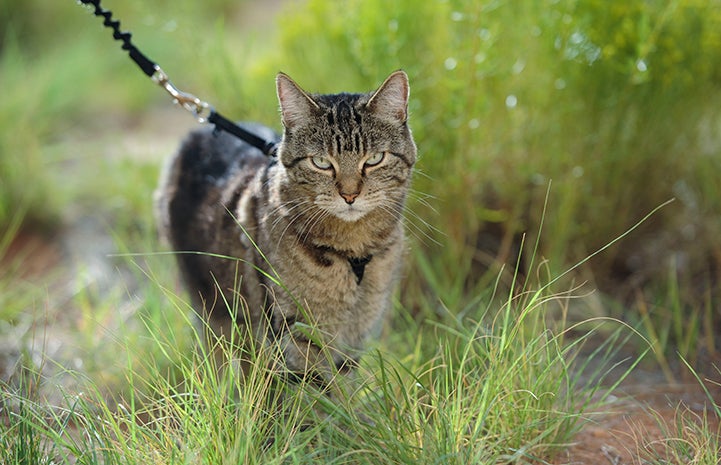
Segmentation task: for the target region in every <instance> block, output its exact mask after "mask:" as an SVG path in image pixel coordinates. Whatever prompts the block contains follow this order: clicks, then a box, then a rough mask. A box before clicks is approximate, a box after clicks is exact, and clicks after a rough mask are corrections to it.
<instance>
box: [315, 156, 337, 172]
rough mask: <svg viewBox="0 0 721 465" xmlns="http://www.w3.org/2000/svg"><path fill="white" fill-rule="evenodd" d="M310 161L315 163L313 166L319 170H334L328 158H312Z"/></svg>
mask: <svg viewBox="0 0 721 465" xmlns="http://www.w3.org/2000/svg"><path fill="white" fill-rule="evenodd" d="M310 161H311V163H313V166H315V167H316V168H318V169H319V170H329V169H331V168H333V163H331V162H330V160H329V159H327V158H326V157H312V158H311V159H310Z"/></svg>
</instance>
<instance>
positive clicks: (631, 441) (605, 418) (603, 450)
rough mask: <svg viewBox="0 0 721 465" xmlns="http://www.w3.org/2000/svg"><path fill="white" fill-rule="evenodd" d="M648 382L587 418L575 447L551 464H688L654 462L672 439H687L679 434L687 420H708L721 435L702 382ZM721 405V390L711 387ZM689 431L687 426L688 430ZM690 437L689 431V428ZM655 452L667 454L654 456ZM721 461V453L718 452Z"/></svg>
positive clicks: (709, 424)
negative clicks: (683, 421)
mask: <svg viewBox="0 0 721 465" xmlns="http://www.w3.org/2000/svg"><path fill="white" fill-rule="evenodd" d="M648 381H649V382H647V383H640V384H633V385H629V386H627V387H624V388H622V389H620V390H619V392H624V393H625V396H624V397H612V398H611V399H610V402H609V403H608V404H607V405H606V406H605V408H602V409H599V410H597V411H596V412H590V413H588V414H587V417H588V418H589V423H588V424H587V425H586V426H585V427H584V428H583V429H582V430H581V431H580V432H579V433H578V434H577V435H576V437H575V438H574V440H573V443H572V444H571V445H570V446H569V448H568V449H567V450H565V451H563V452H561V453H560V454H559V455H558V456H557V457H556V458H555V459H554V460H553V461H552V462H551V463H552V464H554V465H561V464H564V465H571V464H573V465H580V464H589V465H596V464H598V465H601V464H608V465H631V464H639V465H641V464H651V463H669V464H670V463H674V464H675V463H679V464H680V463H687V462H677V461H676V460H671V461H668V462H654V461H652V458H654V457H656V459H658V458H659V457H664V455H663V448H664V446H665V445H666V444H669V442H668V439H676V438H680V437H682V436H683V434H684V432H683V431H679V427H678V425H679V424H680V423H679V422H680V420H681V417H682V416H683V418H684V419H685V420H686V421H687V422H688V423H686V425H688V424H690V423H691V422H693V423H696V424H699V425H700V424H701V419H702V418H704V416H705V417H706V418H707V419H708V426H707V428H708V430H710V431H715V432H717V433H718V432H720V431H721V430H720V429H719V419H718V418H717V417H716V416H715V414H714V412H713V406H712V404H711V399H709V396H708V395H707V394H706V393H705V392H704V391H703V390H702V388H701V387H700V386H699V385H698V384H683V385H668V384H658V383H657V382H655V380H652V379H649V380H648ZM708 389H709V392H710V394H711V397H712V398H713V400H714V402H716V404H718V400H719V399H721V388H720V387H719V386H713V385H712V386H709V387H708ZM682 429H684V428H682ZM686 430H687V433H689V434H693V432H689V431H688V428H686ZM654 451H655V453H658V454H661V455H656V456H654V455H653V454H654ZM716 453H717V455H718V456H719V461H720V463H721V451H717V452H716Z"/></svg>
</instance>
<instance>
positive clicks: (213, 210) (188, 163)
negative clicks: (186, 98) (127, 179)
mask: <svg viewBox="0 0 721 465" xmlns="http://www.w3.org/2000/svg"><path fill="white" fill-rule="evenodd" d="M241 126H243V127H244V128H245V129H247V130H249V131H252V132H253V133H255V134H257V135H259V136H260V137H263V138H265V139H266V140H277V139H278V135H277V134H275V133H274V132H273V131H272V130H271V129H269V128H267V127H265V126H262V125H259V124H253V123H248V124H241ZM270 163H271V161H270V160H269V158H268V157H267V156H266V155H264V154H263V153H262V152H261V151H260V150H258V149H257V148H255V147H252V146H250V145H248V144H247V143H245V142H242V141H241V140H240V139H238V138H237V137H235V136H233V135H231V134H228V133H226V132H222V131H214V130H213V129H212V128H204V129H200V130H196V131H193V132H191V133H190V134H188V136H187V137H186V138H185V140H184V141H183V143H182V144H181V146H180V149H179V150H178V151H177V152H176V153H175V154H174V155H173V156H172V157H170V159H169V160H168V162H167V164H166V165H165V167H164V169H163V173H162V174H161V179H160V184H159V186H158V189H157V190H156V192H155V215H156V220H157V222H158V228H159V232H160V236H161V238H162V239H163V240H164V241H165V242H167V243H168V245H169V247H170V248H171V249H172V250H174V251H176V252H179V255H178V262H179V265H180V269H181V273H182V274H183V275H184V278H185V280H186V282H187V283H189V284H190V287H191V288H192V289H193V290H194V292H193V294H192V295H193V297H194V298H195V297H197V296H198V295H203V296H204V298H205V297H207V296H209V295H212V294H213V292H214V289H215V284H214V282H213V280H212V278H211V274H210V273H208V272H206V270H213V269H216V271H217V273H216V275H215V277H216V278H220V277H222V275H223V274H228V273H230V272H228V273H225V271H224V270H225V268H227V266H225V265H226V264H225V262H224V261H222V260H219V259H214V258H213V257H212V255H213V254H218V255H224V256H228V255H233V253H238V254H240V251H236V250H235V248H237V247H238V244H237V241H235V240H234V239H236V238H237V237H238V233H237V225H236V224H235V223H234V222H233V217H232V215H229V214H228V212H229V211H231V210H232V209H233V208H232V206H233V204H234V203H236V202H237V201H238V198H239V196H240V195H241V194H242V193H243V192H244V191H245V190H246V189H247V188H248V185H249V184H250V182H251V180H252V179H253V178H254V177H255V176H256V175H257V174H258V172H259V171H260V170H265V169H267V167H268V166H269V164H270ZM197 291H199V292H200V294H198V292H197Z"/></svg>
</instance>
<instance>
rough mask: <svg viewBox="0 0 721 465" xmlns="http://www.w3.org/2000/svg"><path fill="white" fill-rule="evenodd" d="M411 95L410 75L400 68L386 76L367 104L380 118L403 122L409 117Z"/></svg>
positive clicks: (398, 122)
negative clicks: (409, 98)
mask: <svg viewBox="0 0 721 465" xmlns="http://www.w3.org/2000/svg"><path fill="white" fill-rule="evenodd" d="M409 95H410V86H409V85H408V76H407V75H406V73H404V72H403V71H400V70H398V71H396V72H394V73H392V74H391V75H390V76H388V77H387V78H386V80H385V81H384V82H383V84H381V86H380V87H379V88H378V90H376V91H375V92H374V93H373V95H371V98H370V99H369V100H368V103H367V104H366V106H367V108H368V109H369V110H371V111H372V112H373V113H374V114H375V115H376V116H378V117H379V118H382V119H385V120H388V121H390V122H393V123H395V124H403V123H405V122H406V120H407V119H408V97H409Z"/></svg>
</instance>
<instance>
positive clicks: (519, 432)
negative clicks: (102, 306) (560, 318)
mask: <svg viewBox="0 0 721 465" xmlns="http://www.w3.org/2000/svg"><path fill="white" fill-rule="evenodd" d="M155 285H158V283H155ZM161 291H162V294H163V295H164V298H163V300H164V302H162V304H161V305H162V308H163V314H164V315H165V318H166V319H167V320H168V321H166V322H165V323H162V324H160V325H157V324H156V322H154V321H152V317H150V316H146V317H144V320H145V321H146V323H145V334H146V336H145V337H144V338H143V339H145V341H144V342H143V341H142V340H138V339H137V338H134V337H133V334H135V333H137V332H138V330H137V328H136V329H129V330H128V332H127V333H125V332H124V331H121V334H119V335H118V336H119V342H118V344H119V347H118V350H115V351H114V353H115V354H116V356H117V357H118V358H119V359H120V360H116V363H117V362H120V363H121V364H122V363H123V360H122V359H123V357H124V356H123V354H126V355H125V357H127V358H126V365H125V370H124V372H125V376H126V382H127V385H128V389H127V390H125V391H124V392H125V394H124V395H118V394H117V393H116V394H115V395H109V394H108V393H107V392H104V391H103V390H102V389H99V386H98V385H97V384H94V383H92V382H91V383H89V384H84V385H85V388H84V390H83V391H82V393H70V392H67V393H66V395H65V404H64V405H63V406H60V407H59V408H57V407H56V408H50V407H48V406H46V405H45V404H44V403H43V400H42V399H39V398H34V397H33V396H32V395H31V394H32V393H28V392H23V391H22V390H19V391H18V390H17V388H14V387H13V386H10V385H6V386H4V387H3V389H2V398H1V399H0V405H2V406H3V409H4V410H5V411H6V412H7V420H6V421H5V422H2V423H0V432H2V433H3V434H2V435H0V436H2V437H5V438H8V439H7V441H8V448H7V449H5V452H3V453H4V454H6V455H5V456H3V460H4V461H3V463H9V464H10V463H12V464H14V463H24V462H22V461H19V459H17V458H15V457H16V456H15V455H12V454H14V453H15V452H14V451H17V450H23V451H27V453H32V454H35V456H36V457H37V459H33V460H35V461H34V462H31V463H50V462H51V461H52V462H53V463H75V461H76V460H77V461H78V462H77V463H87V464H97V463H106V464H107V463H126V464H128V463H131V464H132V463H138V464H140V463H166V464H172V463H188V462H192V463H319V462H320V463H359V464H360V463H379V462H380V463H408V464H411V463H413V464H417V463H441V462H442V463H458V464H465V463H509V462H513V463H530V462H532V461H534V460H542V459H544V458H548V457H550V456H552V455H553V453H554V452H555V451H556V450H558V448H560V447H561V446H562V445H563V444H565V443H567V442H568V441H569V440H570V438H571V436H572V434H573V433H574V432H575V431H576V430H577V429H578V428H579V427H580V426H581V425H582V424H583V412H584V410H585V409H586V408H588V407H589V405H590V404H591V398H592V396H594V394H597V393H599V394H600V393H602V392H603V391H599V390H600V389H601V388H600V387H599V386H600V381H601V379H600V377H603V376H604V374H605V370H606V368H601V369H597V370H596V371H593V370H592V369H585V370H584V367H586V368H587V367H588V366H590V365H584V363H585V362H582V363H578V364H577V363H576V362H575V359H576V356H577V354H578V353H579V351H580V349H581V346H582V345H583V344H584V343H585V340H586V338H588V337H590V336H591V334H592V333H593V331H589V332H587V333H586V334H587V335H586V336H583V337H580V338H576V339H575V340H574V341H573V342H571V343H568V341H566V340H565V331H566V330H567V329H568V328H565V327H564V325H563V323H558V324H555V325H554V326H553V327H550V326H547V325H546V318H545V313H546V312H547V311H548V308H549V306H551V305H554V304H560V305H567V302H568V299H569V298H571V295H568V294H551V293H550V291H549V290H545V291H541V292H536V291H534V292H528V293H527V294H524V295H523V296H519V297H514V298H509V300H508V301H507V303H506V305H504V306H503V307H501V308H499V309H498V310H491V309H492V307H491V306H489V305H490V304H488V303H486V304H483V306H484V307H486V308H485V310H483V313H485V314H486V315H485V317H484V318H483V319H481V320H477V321H473V320H469V319H462V320H458V321H457V323H456V324H454V325H452V326H449V325H441V324H433V325H431V326H430V327H427V328H425V330H424V329H423V328H421V327H419V326H416V327H410V328H407V331H405V332H403V333H400V334H398V335H397V336H396V337H391V338H390V340H389V341H388V345H386V346H385V347H384V348H381V349H379V350H376V351H372V352H371V353H369V354H368V356H367V357H366V359H365V361H364V362H363V364H362V366H361V367H360V368H359V371H358V373H357V375H356V376H355V377H353V378H345V377H338V378H337V379H336V380H335V385H334V389H333V391H332V392H333V394H332V395H329V394H328V393H326V392H321V391H319V390H318V389H317V388H315V387H314V385H312V384H306V383H305V382H300V384H296V385H292V384H288V383H287V382H285V381H286V380H285V379H284V378H283V377H282V376H279V373H278V372H277V371H275V370H274V369H272V367H274V366H278V364H279V363H278V360H277V357H278V355H277V354H278V352H277V351H276V350H275V348H274V347H272V346H267V347H256V350H255V351H254V352H253V353H251V354H250V357H251V360H250V364H249V365H247V366H246V367H245V368H246V369H245V371H243V372H241V371H239V370H240V364H235V363H230V364H227V365H224V367H223V369H220V370H219V367H218V366H217V364H216V360H217V358H216V357H215V356H213V355H212V354H213V352H214V351H216V350H227V349H226V346H225V345H223V346H218V347H210V348H207V349H206V347H207V346H206V345H205V343H204V338H203V336H202V332H203V330H199V331H197V332H192V333H191V334H188V333H187V329H188V328H190V327H192V326H193V325H192V324H191V322H190V321H189V320H188V315H189V312H188V309H187V306H186V305H185V304H184V303H183V300H182V299H181V298H178V297H177V296H175V295H174V294H173V293H172V292H171V291H168V290H162V288H161ZM148 305H151V306H152V305H153V304H152V301H149V303H148ZM398 310H400V311H402V309H398ZM172 320H179V321H181V322H184V324H183V325H177V324H175V325H173V324H169V321H172ZM408 321H409V322H410V321H412V320H408ZM176 331H179V332H176ZM416 335H419V336H416ZM620 335H621V332H619V331H617V332H616V333H615V336H614V338H612V339H611V340H609V341H608V343H607V345H605V346H602V347H599V348H598V349H596V352H595V356H596V357H597V358H598V359H599V360H597V361H600V362H603V360H604V359H606V358H608V357H609V354H611V353H612V352H613V350H614V347H615V346H616V343H615V338H617V337H618V336H620ZM188 336H190V338H188ZM122 341H124V342H122ZM391 346H396V347H406V348H408V349H409V350H408V351H404V350H395V351H393V350H390V349H389V348H390V347H391ZM189 349H190V350H189ZM144 350H148V351H150V352H152V353H153V354H154V356H153V357H152V358H148V357H142V356H138V352H142V351H144ZM131 354H135V355H131ZM234 356H235V355H234V354H233V353H231V352H226V353H225V357H226V358H228V359H231V360H232V359H233V357H234ZM584 360H586V359H585V358H584ZM600 366H603V363H601V365H600ZM37 379H38V382H48V381H47V380H43V379H42V378H41V377H38V378H37ZM581 379H586V380H587V381H586V383H585V384H584V383H582V382H581V381H580V380H581ZM584 386H585V388H584ZM60 389H63V388H62V387H61V388H60ZM38 392H39V391H38ZM602 397H603V396H601V398H602ZM596 399H598V397H596ZM594 402H595V401H594ZM10 441H13V442H12V443H10ZM43 460H44V461H45V462H43Z"/></svg>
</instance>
